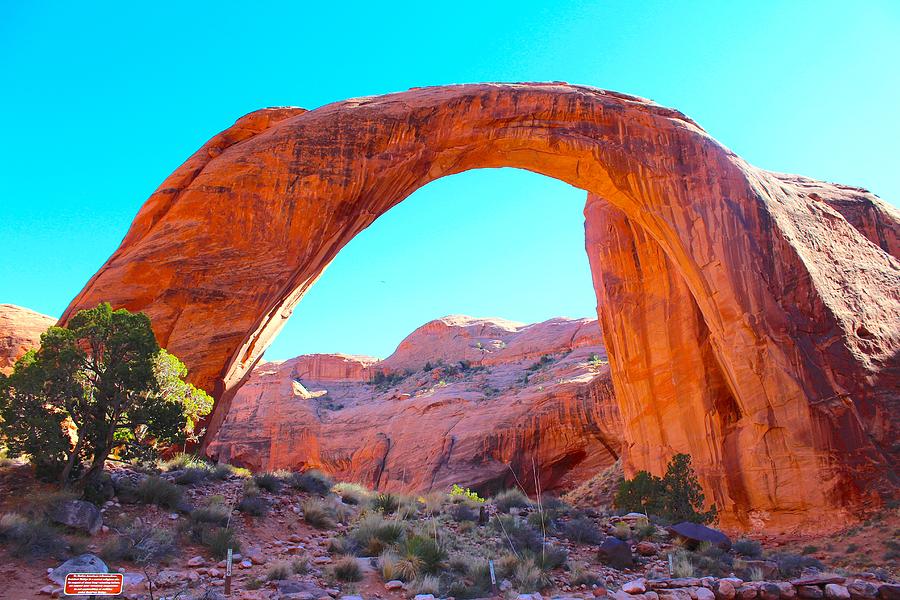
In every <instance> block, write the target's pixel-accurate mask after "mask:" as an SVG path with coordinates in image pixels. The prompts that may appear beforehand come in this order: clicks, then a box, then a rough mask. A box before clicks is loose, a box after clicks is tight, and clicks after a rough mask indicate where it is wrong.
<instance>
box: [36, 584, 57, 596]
mask: <svg viewBox="0 0 900 600" xmlns="http://www.w3.org/2000/svg"><path fill="white" fill-rule="evenodd" d="M54 589H56V588H54V587H53V586H52V585H45V586H44V587H42V588H41V590H40V592H38V593H40V594H43V595H44V596H49V595H51V594H52V593H53V590H54Z"/></svg>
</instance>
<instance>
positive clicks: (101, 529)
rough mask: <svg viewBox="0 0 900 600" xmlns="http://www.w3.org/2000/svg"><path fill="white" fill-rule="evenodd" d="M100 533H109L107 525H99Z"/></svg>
mask: <svg viewBox="0 0 900 600" xmlns="http://www.w3.org/2000/svg"><path fill="white" fill-rule="evenodd" d="M100 531H102V532H103V533H109V527H108V526H107V525H101V526H100Z"/></svg>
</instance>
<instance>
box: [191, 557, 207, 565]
mask: <svg viewBox="0 0 900 600" xmlns="http://www.w3.org/2000/svg"><path fill="white" fill-rule="evenodd" d="M205 564H206V559H205V558H203V557H202V556H195V557H193V558H192V559H190V560H189V561H187V566H189V567H202V566H204V565H205Z"/></svg>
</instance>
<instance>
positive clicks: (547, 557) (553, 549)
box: [532, 544, 569, 571]
mask: <svg viewBox="0 0 900 600" xmlns="http://www.w3.org/2000/svg"><path fill="white" fill-rule="evenodd" d="M532 559H533V560H534V563H535V564H536V565H537V566H538V567H540V568H541V570H543V571H552V570H553V569H558V568H559V567H561V566H563V565H564V564H566V561H567V560H568V559H569V553H568V552H566V549H565V548H560V547H559V546H551V545H550V544H544V546H543V548H541V549H540V550H539V551H537V552H534V553H533V555H532Z"/></svg>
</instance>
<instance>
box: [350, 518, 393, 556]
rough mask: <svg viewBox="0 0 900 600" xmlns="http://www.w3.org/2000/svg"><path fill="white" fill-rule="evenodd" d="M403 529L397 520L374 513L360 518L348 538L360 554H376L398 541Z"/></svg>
mask: <svg viewBox="0 0 900 600" xmlns="http://www.w3.org/2000/svg"><path fill="white" fill-rule="evenodd" d="M404 531H405V528H404V527H403V524H402V523H400V522H399V521H386V520H385V519H384V517H382V516H381V514H379V513H374V514H371V515H368V516H366V517H364V518H362V519H360V521H359V522H358V523H357V525H356V528H355V529H354V530H353V531H352V532H351V533H350V539H351V540H352V542H353V544H354V546H353V547H354V548H355V549H356V550H357V551H358V552H359V553H360V554H361V555H362V556H378V555H379V554H381V553H382V552H384V549H385V548H386V547H387V546H390V545H391V544H395V543H396V542H397V541H399V540H400V538H401V537H403V533H404Z"/></svg>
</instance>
